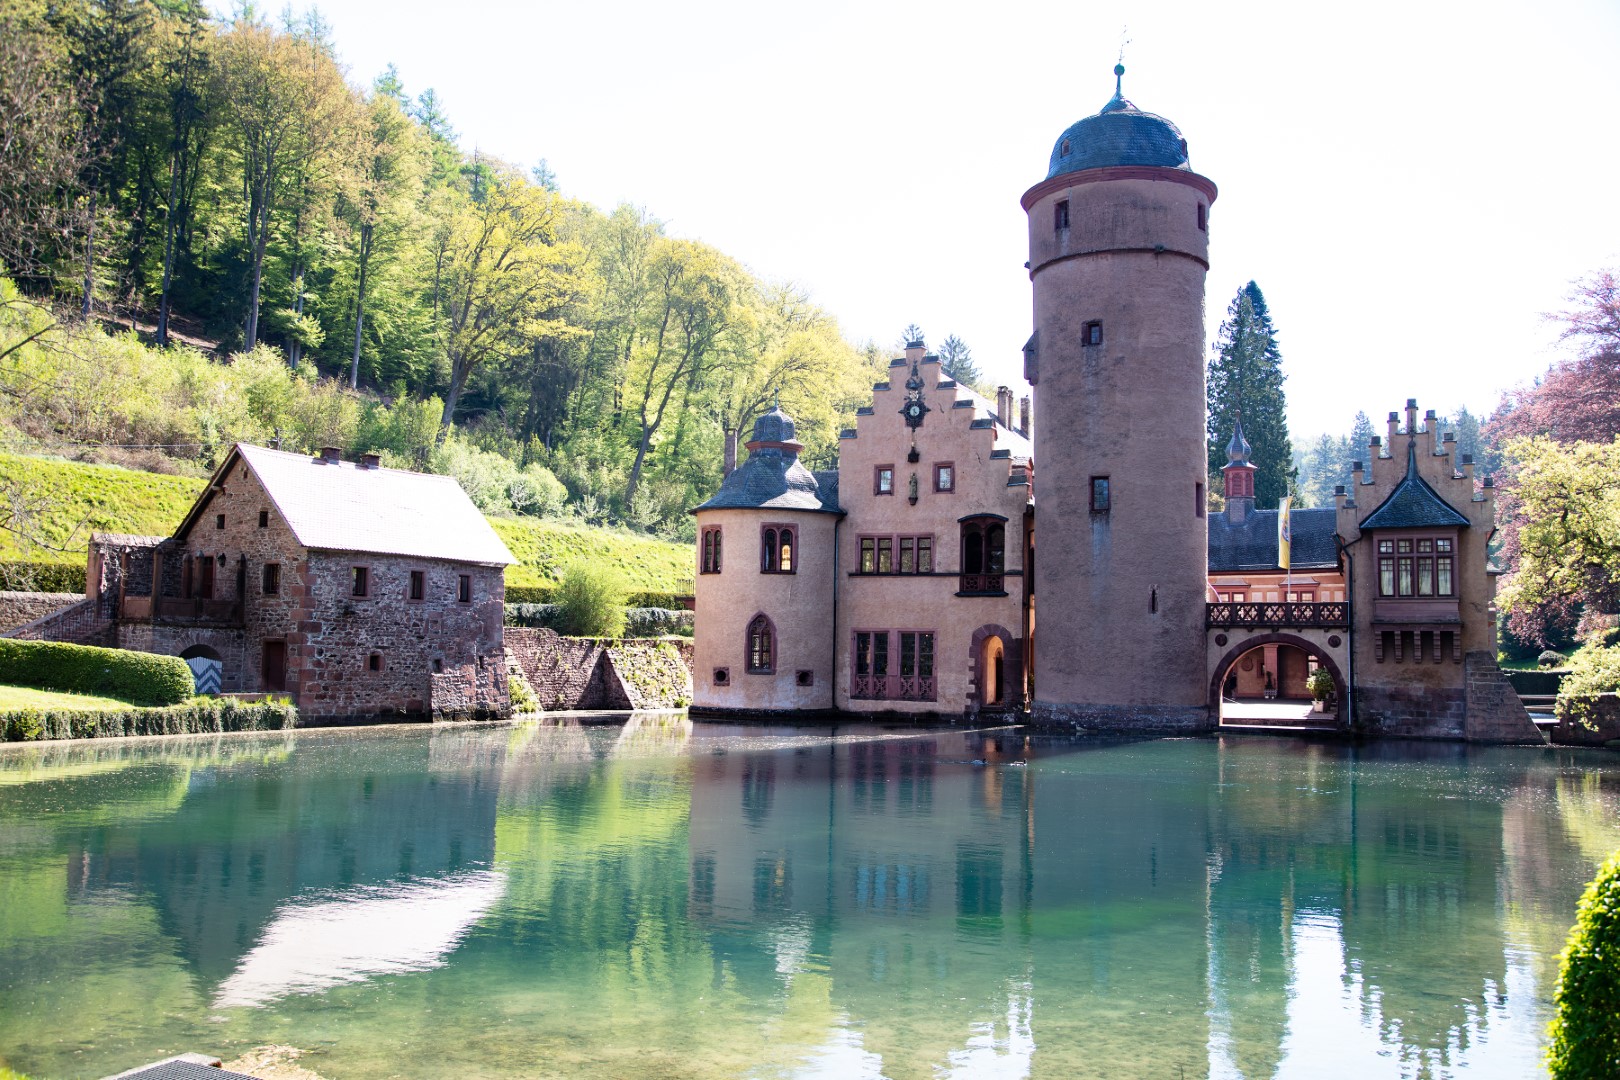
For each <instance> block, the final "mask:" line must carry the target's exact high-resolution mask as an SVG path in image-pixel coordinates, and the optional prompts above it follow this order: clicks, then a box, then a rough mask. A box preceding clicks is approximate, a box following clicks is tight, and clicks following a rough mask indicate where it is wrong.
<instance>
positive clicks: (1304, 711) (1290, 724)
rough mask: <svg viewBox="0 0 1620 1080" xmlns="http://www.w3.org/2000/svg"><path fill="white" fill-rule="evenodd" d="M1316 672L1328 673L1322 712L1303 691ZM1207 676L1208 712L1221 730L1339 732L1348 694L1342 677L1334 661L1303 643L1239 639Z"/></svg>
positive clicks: (1275, 637) (1291, 638)
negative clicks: (1330, 684) (1330, 688)
mask: <svg viewBox="0 0 1620 1080" xmlns="http://www.w3.org/2000/svg"><path fill="white" fill-rule="evenodd" d="M1334 644H1336V642H1334ZM1318 669H1323V670H1326V671H1327V673H1328V675H1329V676H1330V677H1331V678H1332V680H1333V687H1334V690H1333V694H1332V695H1331V696H1330V697H1329V698H1327V699H1326V700H1325V702H1324V705H1323V707H1322V709H1321V710H1318V709H1317V707H1316V705H1315V697H1314V695H1313V694H1312V692H1311V690H1310V688H1309V685H1308V684H1309V682H1310V679H1311V677H1312V675H1313V674H1314V673H1315V672H1316V671H1317V670H1318ZM1211 674H1212V679H1211V683H1210V697H1209V702H1210V708H1211V711H1212V712H1213V714H1214V715H1215V716H1216V717H1217V718H1218V723H1219V725H1220V726H1225V727H1281V728H1327V729H1334V728H1338V727H1340V726H1341V721H1342V718H1343V716H1344V707H1345V699H1346V697H1347V691H1348V687H1347V684H1346V683H1345V679H1344V676H1343V674H1342V673H1341V672H1340V670H1339V666H1338V664H1336V663H1335V662H1334V660H1333V658H1332V657H1331V656H1330V655H1328V653H1327V652H1326V651H1325V650H1324V649H1323V648H1322V647H1321V646H1320V645H1318V644H1317V643H1315V642H1312V641H1310V640H1309V639H1307V638H1303V637H1299V636H1297V635H1294V634H1259V635H1256V636H1254V637H1250V638H1246V639H1243V640H1241V641H1238V642H1235V643H1234V644H1233V645H1232V647H1231V648H1230V649H1228V650H1227V651H1226V652H1225V653H1224V654H1222V656H1221V658H1220V661H1219V662H1218V663H1217V664H1215V665H1214V667H1213V668H1212V672H1211Z"/></svg>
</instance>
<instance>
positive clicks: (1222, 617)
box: [1204, 600, 1350, 629]
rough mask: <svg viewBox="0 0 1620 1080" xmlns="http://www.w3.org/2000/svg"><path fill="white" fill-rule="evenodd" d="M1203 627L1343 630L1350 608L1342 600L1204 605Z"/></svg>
mask: <svg viewBox="0 0 1620 1080" xmlns="http://www.w3.org/2000/svg"><path fill="white" fill-rule="evenodd" d="M1204 608H1205V615H1204V625H1205V626H1208V627H1211V628H1214V627H1220V628H1223V629H1229V628H1233V627H1260V626H1321V627H1336V628H1345V627H1348V626H1349V625H1350V605H1349V604H1347V603H1345V602H1344V601H1342V600H1338V601H1328V602H1326V603H1311V604H1305V603H1296V604H1289V603H1281V602H1277V601H1268V602H1265V603H1247V604H1205V605H1204Z"/></svg>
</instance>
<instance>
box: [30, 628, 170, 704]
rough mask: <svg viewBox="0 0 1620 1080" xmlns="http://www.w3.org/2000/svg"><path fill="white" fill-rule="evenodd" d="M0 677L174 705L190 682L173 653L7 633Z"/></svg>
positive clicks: (137, 701)
mask: <svg viewBox="0 0 1620 1080" xmlns="http://www.w3.org/2000/svg"><path fill="white" fill-rule="evenodd" d="M0 683H10V684H11V685H13V686H32V687H36V688H38V689H40V690H61V691H64V692H66V693H70V694H96V695H99V696H102V697H112V698H118V699H119V700H121V701H130V702H134V703H135V704H138V705H177V704H179V703H180V702H182V701H184V700H186V699H187V698H189V697H190V696H191V694H192V690H193V689H194V686H195V684H194V682H193V680H192V677H191V668H189V667H188V666H186V662H185V661H184V660H182V659H180V658H179V657H178V656H159V655H157V654H155V653H143V652H129V651H127V650H124V649H98V648H95V647H94V646H90V645H69V644H67V643H66V642H60V641H13V640H9V639H0Z"/></svg>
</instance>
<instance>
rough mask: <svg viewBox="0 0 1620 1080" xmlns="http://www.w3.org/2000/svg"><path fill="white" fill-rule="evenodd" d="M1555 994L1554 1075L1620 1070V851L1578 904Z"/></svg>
mask: <svg viewBox="0 0 1620 1080" xmlns="http://www.w3.org/2000/svg"><path fill="white" fill-rule="evenodd" d="M1553 1000H1554V1002H1556V1004H1557V1008H1558V1012H1557V1014H1556V1015H1555V1016H1554V1017H1553V1021H1552V1024H1551V1025H1549V1027H1548V1029H1547V1036H1548V1046H1547V1072H1548V1073H1549V1075H1550V1076H1551V1077H1552V1080H1606V1078H1612V1077H1616V1076H1620V853H1617V854H1615V855H1612V856H1610V857H1609V860H1608V861H1607V862H1605V863H1604V864H1603V866H1602V867H1601V868H1599V870H1598V872H1597V877H1595V878H1593V879H1592V883H1591V884H1590V885H1588V886H1587V887H1586V892H1585V894H1583V895H1582V896H1581V902H1580V905H1579V906H1578V907H1577V908H1576V909H1575V928H1574V929H1573V930H1571V931H1570V933H1569V945H1568V946H1567V947H1566V948H1565V949H1564V956H1563V963H1562V965H1561V966H1560V968H1559V972H1558V987H1557V989H1556V990H1555V991H1554V992H1553Z"/></svg>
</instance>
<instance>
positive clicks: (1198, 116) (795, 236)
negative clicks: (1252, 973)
mask: <svg viewBox="0 0 1620 1080" xmlns="http://www.w3.org/2000/svg"><path fill="white" fill-rule="evenodd" d="M319 8H320V11H321V13H322V14H323V15H324V16H325V17H326V18H327V20H328V21H329V22H330V23H331V25H332V27H333V32H334V36H335V40H336V42H337V46H338V50H339V53H340V54H341V57H342V59H343V61H344V62H345V63H346V64H347V65H348V67H349V72H350V78H351V79H352V80H354V81H356V82H359V83H369V82H370V81H371V79H372V78H374V77H375V76H376V75H377V74H378V73H379V72H380V71H381V70H382V69H383V67H384V66H385V65H386V64H387V63H389V62H390V61H391V62H393V63H394V64H395V65H397V67H398V68H399V71H400V75H401V77H402V78H403V80H404V82H405V85H406V89H407V91H408V92H410V93H412V94H415V93H418V92H420V91H421V90H423V89H425V88H427V87H430V86H431V87H433V88H434V89H435V90H437V91H438V93H439V95H440V96H441V98H442V99H443V101H444V103H445V107H446V109H447V111H448V113H449V115H450V117H451V119H452V121H453V122H454V124H455V126H456V127H457V129H458V130H459V131H460V132H461V133H462V145H463V148H464V149H471V148H472V147H474V146H475V145H476V146H477V147H478V148H479V149H481V150H483V151H485V152H488V153H491V154H494V155H496V156H498V157H502V158H505V159H507V160H509V161H513V162H516V163H519V164H522V165H525V166H528V165H532V164H534V163H535V162H536V161H538V160H539V159H540V158H546V159H547V160H548V161H549V163H550V165H551V167H552V168H553V169H554V170H555V172H556V174H557V177H558V181H559V184H560V186H561V188H562V190H563V191H564V193H566V194H568V195H572V196H575V197H578V198H582V199H585V200H587V201H589V202H592V203H594V204H596V205H598V206H600V207H602V208H604V209H610V208H611V207H612V206H613V205H615V204H617V203H619V202H630V203H634V204H636V205H639V206H642V207H645V208H646V209H647V210H648V211H649V212H650V213H652V214H653V215H654V216H655V217H658V218H660V219H662V220H663V221H665V222H666V223H667V224H668V226H669V228H670V230H671V231H672V232H673V233H676V234H678V235H684V236H690V237H695V238H698V239H701V240H704V241H706V242H708V243H711V244H713V245H715V246H716V247H718V248H720V249H721V250H722V251H724V252H726V253H727V254H729V255H731V256H733V257H735V258H738V259H740V260H742V261H743V262H745V263H746V264H748V265H749V266H750V267H751V268H752V269H753V270H754V271H755V272H756V273H758V274H760V275H763V276H766V277H770V278H779V279H789V280H792V281H796V282H798V283H800V284H801V285H803V286H805V287H807V288H808V289H809V291H810V292H811V294H812V296H813V297H814V298H815V300H816V301H817V302H818V303H820V304H821V305H822V306H824V307H825V308H827V309H828V310H830V311H831V312H833V313H834V314H835V315H836V316H837V318H838V319H839V322H840V324H841V325H842V327H843V329H844V332H845V334H846V335H847V336H849V337H850V338H851V339H852V340H855V341H858V342H859V341H866V340H874V341H877V342H879V343H880V344H883V345H893V344H895V343H897V342H898V340H899V338H900V334H901V330H902V329H903V328H904V327H905V326H906V324H908V323H911V322H916V323H917V324H919V325H920V326H922V327H923V329H924V330H925V331H926V332H927V335H928V341H929V344H930V345H931V346H937V345H938V344H939V342H940V341H942V340H944V338H945V337H946V335H947V334H951V333H955V334H957V335H959V336H960V337H962V338H963V339H964V340H966V341H967V343H968V344H969V345H970V346H971V347H972V349H973V355H974V358H975V360H977V361H978V362H979V364H980V366H981V367H982V368H984V369H985V370H986V372H987V373H988V374H989V375H990V376H991V377H992V378H997V379H1001V380H1011V379H1015V378H1017V376H1018V373H1019V370H1020V363H1021V361H1020V353H1019V350H1020V348H1021V347H1022V345H1023V343H1024V340H1025V339H1026V338H1027V337H1028V336H1029V332H1030V322H1031V316H1030V290H1029V281H1028V277H1027V274H1026V272H1025V271H1024V269H1023V263H1024V260H1025V258H1026V257H1027V252H1026V250H1025V247H1026V233H1025V220H1024V215H1023V212H1022V210H1021V209H1020V208H1019V202H1018V200H1019V196H1020V195H1021V194H1022V193H1023V192H1024V191H1025V190H1026V189H1027V188H1029V187H1031V186H1032V185H1034V184H1035V183H1037V182H1038V181H1040V180H1042V179H1043V178H1044V177H1045V175H1046V167H1047V159H1048V156H1049V155H1050V153H1051V150H1052V144H1053V143H1054V142H1055V141H1056V139H1057V137H1058V135H1059V134H1060V133H1061V132H1062V131H1063V129H1064V128H1065V127H1067V126H1068V125H1069V124H1071V123H1073V122H1074V121H1075V120H1078V119H1079V118H1080V117H1082V116H1085V115H1088V114H1090V113H1094V112H1096V111H1097V110H1098V109H1100V108H1101V107H1102V105H1103V103H1104V102H1105V101H1107V100H1108V98H1109V96H1110V94H1112V92H1113V75H1112V74H1111V70H1110V69H1111V68H1112V67H1113V65H1114V62H1115V60H1116V58H1117V56H1118V53H1119V49H1120V43H1121V38H1122V30H1123V31H1124V36H1126V37H1128V39H1129V44H1128V45H1127V46H1126V48H1125V66H1126V68H1127V69H1128V70H1127V73H1126V75H1125V93H1126V96H1127V97H1129V98H1130V99H1132V100H1133V101H1134V102H1135V103H1136V105H1137V106H1138V107H1139V108H1142V109H1145V110H1148V111H1150V112H1156V113H1159V114H1161V115H1163V116H1166V117H1168V118H1169V119H1171V120H1172V121H1174V122H1175V123H1176V124H1177V125H1178V126H1179V127H1180V128H1181V130H1182V133H1183V134H1184V135H1185V136H1186V137H1187V140H1188V144H1189V149H1190V154H1191V159H1192V165H1193V168H1194V169H1196V170H1197V171H1199V172H1201V173H1203V174H1204V175H1206V176H1208V177H1209V178H1211V179H1212V180H1214V181H1215V183H1216V184H1217V185H1218V186H1219V187H1220V192H1221V194H1220V198H1219V200H1218V201H1217V203H1216V204H1215V206H1214V207H1213V209H1212V212H1211V219H1210V229H1211V232H1210V237H1211V263H1212V268H1211V271H1210V275H1209V282H1208V293H1207V303H1208V324H1209V335H1210V339H1211V340H1213V338H1214V333H1215V329H1216V327H1217V326H1218V325H1219V322H1220V319H1221V317H1222V315H1223V313H1224V311H1225V309H1226V305H1227V303H1228V302H1229V301H1230V300H1231V298H1232V296H1233V294H1234V293H1235V292H1236V291H1237V289H1238V288H1239V287H1240V286H1241V285H1242V284H1243V283H1244V282H1245V281H1248V280H1249V279H1251V278H1252V279H1254V280H1255V281H1257V282H1258V283H1259V285H1260V287H1261V289H1262V290H1264V292H1265V295H1266V298H1267V300H1268V302H1269V303H1270V307H1271V312H1272V317H1273V319H1274V321H1275V323H1276V325H1277V328H1278V331H1279V337H1280V339H1281V344H1282V352H1283V358H1284V365H1285V369H1286V371H1287V375H1288V382H1287V388H1286V389H1287V393H1288V401H1289V418H1290V426H1291V427H1292V430H1293V434H1294V437H1295V440H1296V443H1299V442H1303V441H1305V440H1307V439H1310V438H1312V437H1314V435H1315V434H1317V433H1319V432H1322V431H1324V430H1327V431H1331V432H1333V433H1335V434H1343V433H1345V432H1347V431H1348V430H1349V427H1350V423H1351V420H1352V418H1353V416H1354V414H1355V412H1356V410H1357V409H1365V410H1366V411H1367V413H1368V415H1370V416H1371V417H1372V418H1373V421H1374V424H1375V425H1377V424H1379V423H1380V422H1381V420H1382V417H1383V416H1384V414H1385V413H1387V412H1388V411H1389V410H1391V409H1398V408H1401V407H1402V405H1403V403H1404V401H1405V399H1406V398H1408V397H1416V398H1417V399H1418V401H1419V405H1420V407H1422V408H1435V409H1438V410H1440V411H1441V412H1443V413H1444V412H1449V411H1452V410H1455V409H1456V408H1458V407H1459V406H1466V407H1467V408H1469V409H1470V410H1473V411H1475V412H1480V413H1483V412H1488V411H1489V410H1490V409H1491V408H1492V407H1493V406H1494V405H1495V403H1496V401H1497V399H1498V398H1499V396H1500V394H1501V392H1502V390H1504V389H1506V388H1508V387H1510V386H1513V385H1515V384H1518V383H1521V382H1524V381H1526V380H1528V379H1530V378H1532V377H1534V376H1535V375H1537V374H1538V373H1539V372H1541V371H1543V370H1545V368H1546V367H1547V365H1548V364H1549V363H1550V362H1551V361H1552V360H1553V359H1554V358H1556V356H1558V355H1560V354H1559V352H1558V351H1557V345H1556V330H1555V328H1554V327H1552V326H1550V325H1549V324H1548V323H1547V322H1546V321H1545V319H1544V318H1543V315H1544V314H1545V313H1546V312H1549V311H1555V310H1558V309H1560V308H1561V307H1563V306H1565V301H1566V297H1567V296H1568V294H1569V292H1570V288H1571V283H1572V282H1573V281H1574V279H1576V278H1579V277H1581V276H1583V275H1585V274H1588V273H1590V272H1592V271H1594V270H1596V269H1598V268H1599V267H1602V266H1606V265H1608V266H1615V265H1620V196H1617V195H1616V194H1615V184H1616V178H1617V177H1620V128H1617V125H1616V120H1617V115H1620V110H1617V108H1616V106H1617V105H1620V59H1617V57H1620V4H1616V3H1614V0H1539V2H1536V3H1505V2H1500V0H1466V2H1441V0H1362V2H1358V3H1353V4H1349V3H1347V4H1323V3H1301V2H1298V0H1294V2H1277V3H1249V2H1239V3H1232V4H1212V3H1208V2H1199V3H1181V2H1175V0H1143V2H1138V3H1124V2H1118V0H1101V2H1091V3H1071V4H1052V3H1038V2H1030V0H1003V2H1001V3H999V4H998V3H986V2H979V3H973V4H958V3H953V2H942V0H932V2H927V3H923V2H909V0H908V2H889V0H865V2H850V0H821V2H819V3H815V4H808V5H786V4H769V3H760V2H759V0H692V2H688V3H684V4H680V3H667V2H664V3H647V2H631V3H617V4H614V3H590V2H580V0H574V2H568V3H546V4H535V3H490V2H487V0H486V2H468V3H462V4H459V5H454V4H452V5H446V4H445V3H444V2H443V0H392V2H387V3H384V2H382V0H321V2H320V4H319ZM1127 27H1128V29H1126V28H1127ZM1015 385H1020V386H1021V383H1018V384H1015Z"/></svg>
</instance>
